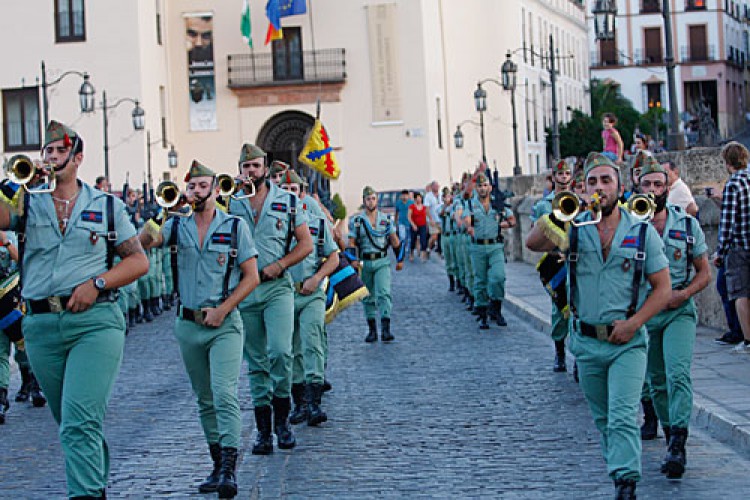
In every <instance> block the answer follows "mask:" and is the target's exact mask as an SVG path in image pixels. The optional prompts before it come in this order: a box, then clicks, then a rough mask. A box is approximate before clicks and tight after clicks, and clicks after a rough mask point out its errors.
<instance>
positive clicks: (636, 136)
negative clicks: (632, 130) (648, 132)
mask: <svg viewBox="0 0 750 500" xmlns="http://www.w3.org/2000/svg"><path fill="white" fill-rule="evenodd" d="M635 138H636V139H640V140H642V141H643V143H644V144H648V141H647V140H646V136H645V135H644V134H635Z"/></svg>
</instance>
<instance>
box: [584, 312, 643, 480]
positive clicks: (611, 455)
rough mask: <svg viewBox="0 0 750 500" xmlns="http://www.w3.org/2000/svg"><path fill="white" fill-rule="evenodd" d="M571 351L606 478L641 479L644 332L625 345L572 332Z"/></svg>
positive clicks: (640, 331) (638, 333)
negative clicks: (639, 425) (640, 403)
mask: <svg viewBox="0 0 750 500" xmlns="http://www.w3.org/2000/svg"><path fill="white" fill-rule="evenodd" d="M571 323H576V321H571ZM571 326H572V328H576V326H575V325H571ZM570 350H571V352H572V353H573V355H574V356H575V357H576V362H577V363H578V375H579V378H580V385H581V389H582V390H583V394H584V396H585V397H586V401H587V402H588V404H589V408H590V409H591V413H592V415H593V417H594V423H595V424H596V427H597V429H599V432H600V434H601V446H602V453H603V455H604V459H605V461H606V462H607V471H608V472H609V476H610V478H612V479H613V480H616V479H632V480H634V481H638V480H640V478H641V459H640V457H641V434H640V430H639V428H638V424H637V418H638V402H639V397H640V395H641V387H642V386H643V379H644V377H645V374H646V331H645V328H641V329H640V330H639V331H638V332H636V334H635V336H634V337H633V339H631V341H630V342H628V343H627V344H625V345H614V344H610V343H609V342H604V341H601V340H597V339H594V338H590V337H584V336H583V335H581V334H580V333H579V332H577V331H575V330H574V331H573V333H572V334H571V338H570Z"/></svg>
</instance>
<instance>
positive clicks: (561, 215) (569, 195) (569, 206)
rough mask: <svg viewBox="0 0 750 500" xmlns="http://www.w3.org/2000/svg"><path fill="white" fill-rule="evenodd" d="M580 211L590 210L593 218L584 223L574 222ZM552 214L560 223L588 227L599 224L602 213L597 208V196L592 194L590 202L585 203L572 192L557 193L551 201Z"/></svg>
mask: <svg viewBox="0 0 750 500" xmlns="http://www.w3.org/2000/svg"><path fill="white" fill-rule="evenodd" d="M582 210H591V211H592V212H593V213H594V218H593V219H592V220H589V221H585V222H577V221H576V220H575V218H576V217H578V214H579V213H581V211H582ZM552 214H553V215H554V216H555V218H556V219H557V220H559V221H561V222H570V223H571V224H573V225H574V226H589V225H592V224H599V222H600V221H601V220H602V211H601V209H600V207H599V196H598V195H596V194H594V195H593V196H592V202H591V203H587V202H586V201H584V200H583V199H581V198H580V197H579V196H578V195H577V194H575V193H574V192H572V191H562V192H560V193H557V194H556V195H555V197H554V198H553V199H552Z"/></svg>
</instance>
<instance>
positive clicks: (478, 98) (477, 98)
mask: <svg viewBox="0 0 750 500" xmlns="http://www.w3.org/2000/svg"><path fill="white" fill-rule="evenodd" d="M474 107H475V108H476V110H477V111H478V112H479V135H480V136H481V139H482V161H483V162H484V163H487V151H486V149H485V145H484V112H485V111H487V91H486V90H484V89H483V88H482V82H478V83H477V89H476V90H475V91H474Z"/></svg>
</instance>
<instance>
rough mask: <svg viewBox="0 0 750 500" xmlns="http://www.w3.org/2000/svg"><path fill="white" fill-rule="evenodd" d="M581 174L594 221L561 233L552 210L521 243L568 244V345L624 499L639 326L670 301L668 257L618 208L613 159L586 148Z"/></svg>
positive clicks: (633, 468) (631, 470)
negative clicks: (569, 319)
mask: <svg viewBox="0 0 750 500" xmlns="http://www.w3.org/2000/svg"><path fill="white" fill-rule="evenodd" d="M584 176H585V179H586V192H587V195H586V197H587V198H589V200H590V201H591V202H593V204H594V207H595V210H596V213H597V219H598V220H599V222H598V223H597V219H593V214H592V212H591V211H586V212H585V213H584V214H582V215H579V216H578V217H577V218H576V219H575V224H573V225H572V226H571V228H570V230H569V232H565V231H563V230H562V229H561V228H562V227H563V223H562V221H559V220H557V218H556V217H555V216H554V214H549V215H544V216H542V217H541V218H540V219H539V220H538V221H537V223H536V224H535V225H534V227H533V228H532V230H531V233H530V234H529V236H528V238H527V239H526V246H527V247H528V248H529V249H530V250H534V251H537V252H548V251H552V250H555V249H557V248H559V249H561V250H564V249H567V250H568V284H569V289H570V292H569V296H570V299H569V301H568V302H569V305H570V310H571V314H572V316H571V343H570V348H571V351H572V352H573V354H574V355H575V357H576V360H577V362H578V371H579V377H580V385H581V389H582V390H583V393H584V396H585V397H586V400H587V401H588V404H589V408H590V409H591V412H592V414H593V416H594V422H595V423H596V426H597V428H598V429H599V432H600V433H601V434H602V440H601V441H602V451H603V455H604V458H605V460H606V462H607V469H608V472H609V475H610V477H611V478H612V479H613V481H614V483H615V487H616V489H617V498H618V499H631V498H635V486H636V482H637V481H639V480H640V478H641V459H640V457H641V440H640V436H639V435H638V425H637V422H636V418H637V408H638V398H639V396H640V391H641V388H642V386H643V380H644V375H645V372H646V329H645V327H644V325H645V324H646V322H647V321H648V320H649V319H651V318H652V317H653V316H655V315H656V314H657V313H658V312H659V311H661V310H662V309H664V308H665V307H666V306H667V303H668V302H669V300H670V296H671V285H670V281H669V270H668V263H667V259H666V257H665V256H664V252H663V244H662V242H661V240H660V238H659V235H658V233H657V232H656V231H655V230H654V228H653V227H652V226H651V225H649V224H648V223H646V222H644V221H641V220H638V219H636V218H635V217H634V216H632V215H631V214H630V213H628V212H627V211H626V210H625V209H623V208H620V207H619V206H618V198H619V197H620V196H621V194H622V191H623V188H622V185H621V183H620V180H619V179H620V175H619V168H618V167H617V165H615V164H614V163H612V161H610V160H609V159H607V158H606V157H604V156H603V155H601V154H599V153H591V154H590V155H589V157H588V158H587V160H586V165H585V173H584ZM597 199H598V205H597V201H596V200H597ZM597 206H598V208H596V207H597ZM592 219H593V220H592ZM585 222H589V224H587V225H580V224H582V223H585ZM649 284H650V285H651V293H650V294H649V293H648V285H649Z"/></svg>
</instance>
